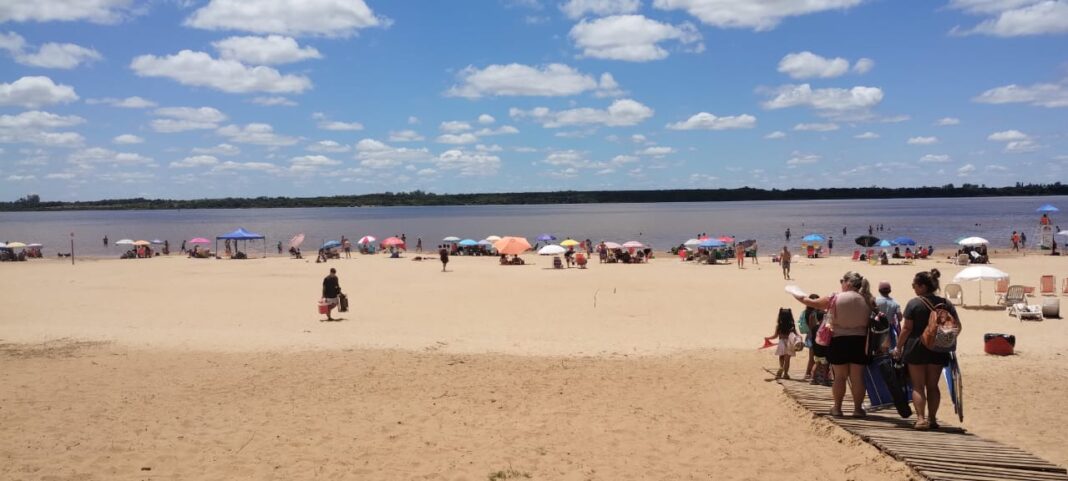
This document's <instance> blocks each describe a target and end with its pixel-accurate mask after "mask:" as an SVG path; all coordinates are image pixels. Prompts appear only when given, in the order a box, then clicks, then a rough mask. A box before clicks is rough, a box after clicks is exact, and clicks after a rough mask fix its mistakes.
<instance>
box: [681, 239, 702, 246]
mask: <svg viewBox="0 0 1068 481" xmlns="http://www.w3.org/2000/svg"><path fill="white" fill-rule="evenodd" d="M700 243H701V239H690V240H688V241H686V242H683V243H682V245H684V246H686V247H694V246H696V245H697V244H700Z"/></svg>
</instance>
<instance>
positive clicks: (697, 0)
mask: <svg viewBox="0 0 1068 481" xmlns="http://www.w3.org/2000/svg"><path fill="white" fill-rule="evenodd" d="M861 2H862V0H806V1H803V2H800V1H782V0H746V1H739V0H653V7H655V8H659V9H661V10H684V11H686V12H687V13H689V14H690V15H693V16H694V17H697V18H698V19H699V20H700V21H701V22H703V23H705V24H707V25H712V26H714V27H723V28H751V29H753V30H756V31H764V30H771V29H773V28H775V27H776V26H778V25H779V23H780V22H782V21H783V19H786V18H789V17H796V16H801V15H808V14H811V13H818V12H824V11H828V10H847V9H849V8H851V7H854V6H857V5H860V3H861Z"/></svg>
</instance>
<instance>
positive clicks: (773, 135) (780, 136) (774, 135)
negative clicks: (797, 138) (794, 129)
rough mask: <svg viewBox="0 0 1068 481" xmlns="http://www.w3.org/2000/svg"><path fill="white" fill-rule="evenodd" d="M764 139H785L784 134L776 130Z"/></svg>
mask: <svg viewBox="0 0 1068 481" xmlns="http://www.w3.org/2000/svg"><path fill="white" fill-rule="evenodd" d="M764 138H765V139H769V140H775V139H784V138H786V133H785V132H782V131H779V130H776V131H774V132H772V133H770V134H767V135H765V136H764Z"/></svg>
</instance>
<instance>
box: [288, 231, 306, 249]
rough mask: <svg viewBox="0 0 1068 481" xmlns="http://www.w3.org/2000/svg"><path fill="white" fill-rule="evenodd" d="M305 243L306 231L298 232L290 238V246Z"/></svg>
mask: <svg viewBox="0 0 1068 481" xmlns="http://www.w3.org/2000/svg"><path fill="white" fill-rule="evenodd" d="M303 243H304V233H300V234H297V235H295V236H293V238H292V239H289V247H293V248H297V247H300V245H301V244H303Z"/></svg>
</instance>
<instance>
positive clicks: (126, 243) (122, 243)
mask: <svg viewBox="0 0 1068 481" xmlns="http://www.w3.org/2000/svg"><path fill="white" fill-rule="evenodd" d="M115 245H117V246H132V245H134V241H133V240H132V239H120V240H117V241H115Z"/></svg>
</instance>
